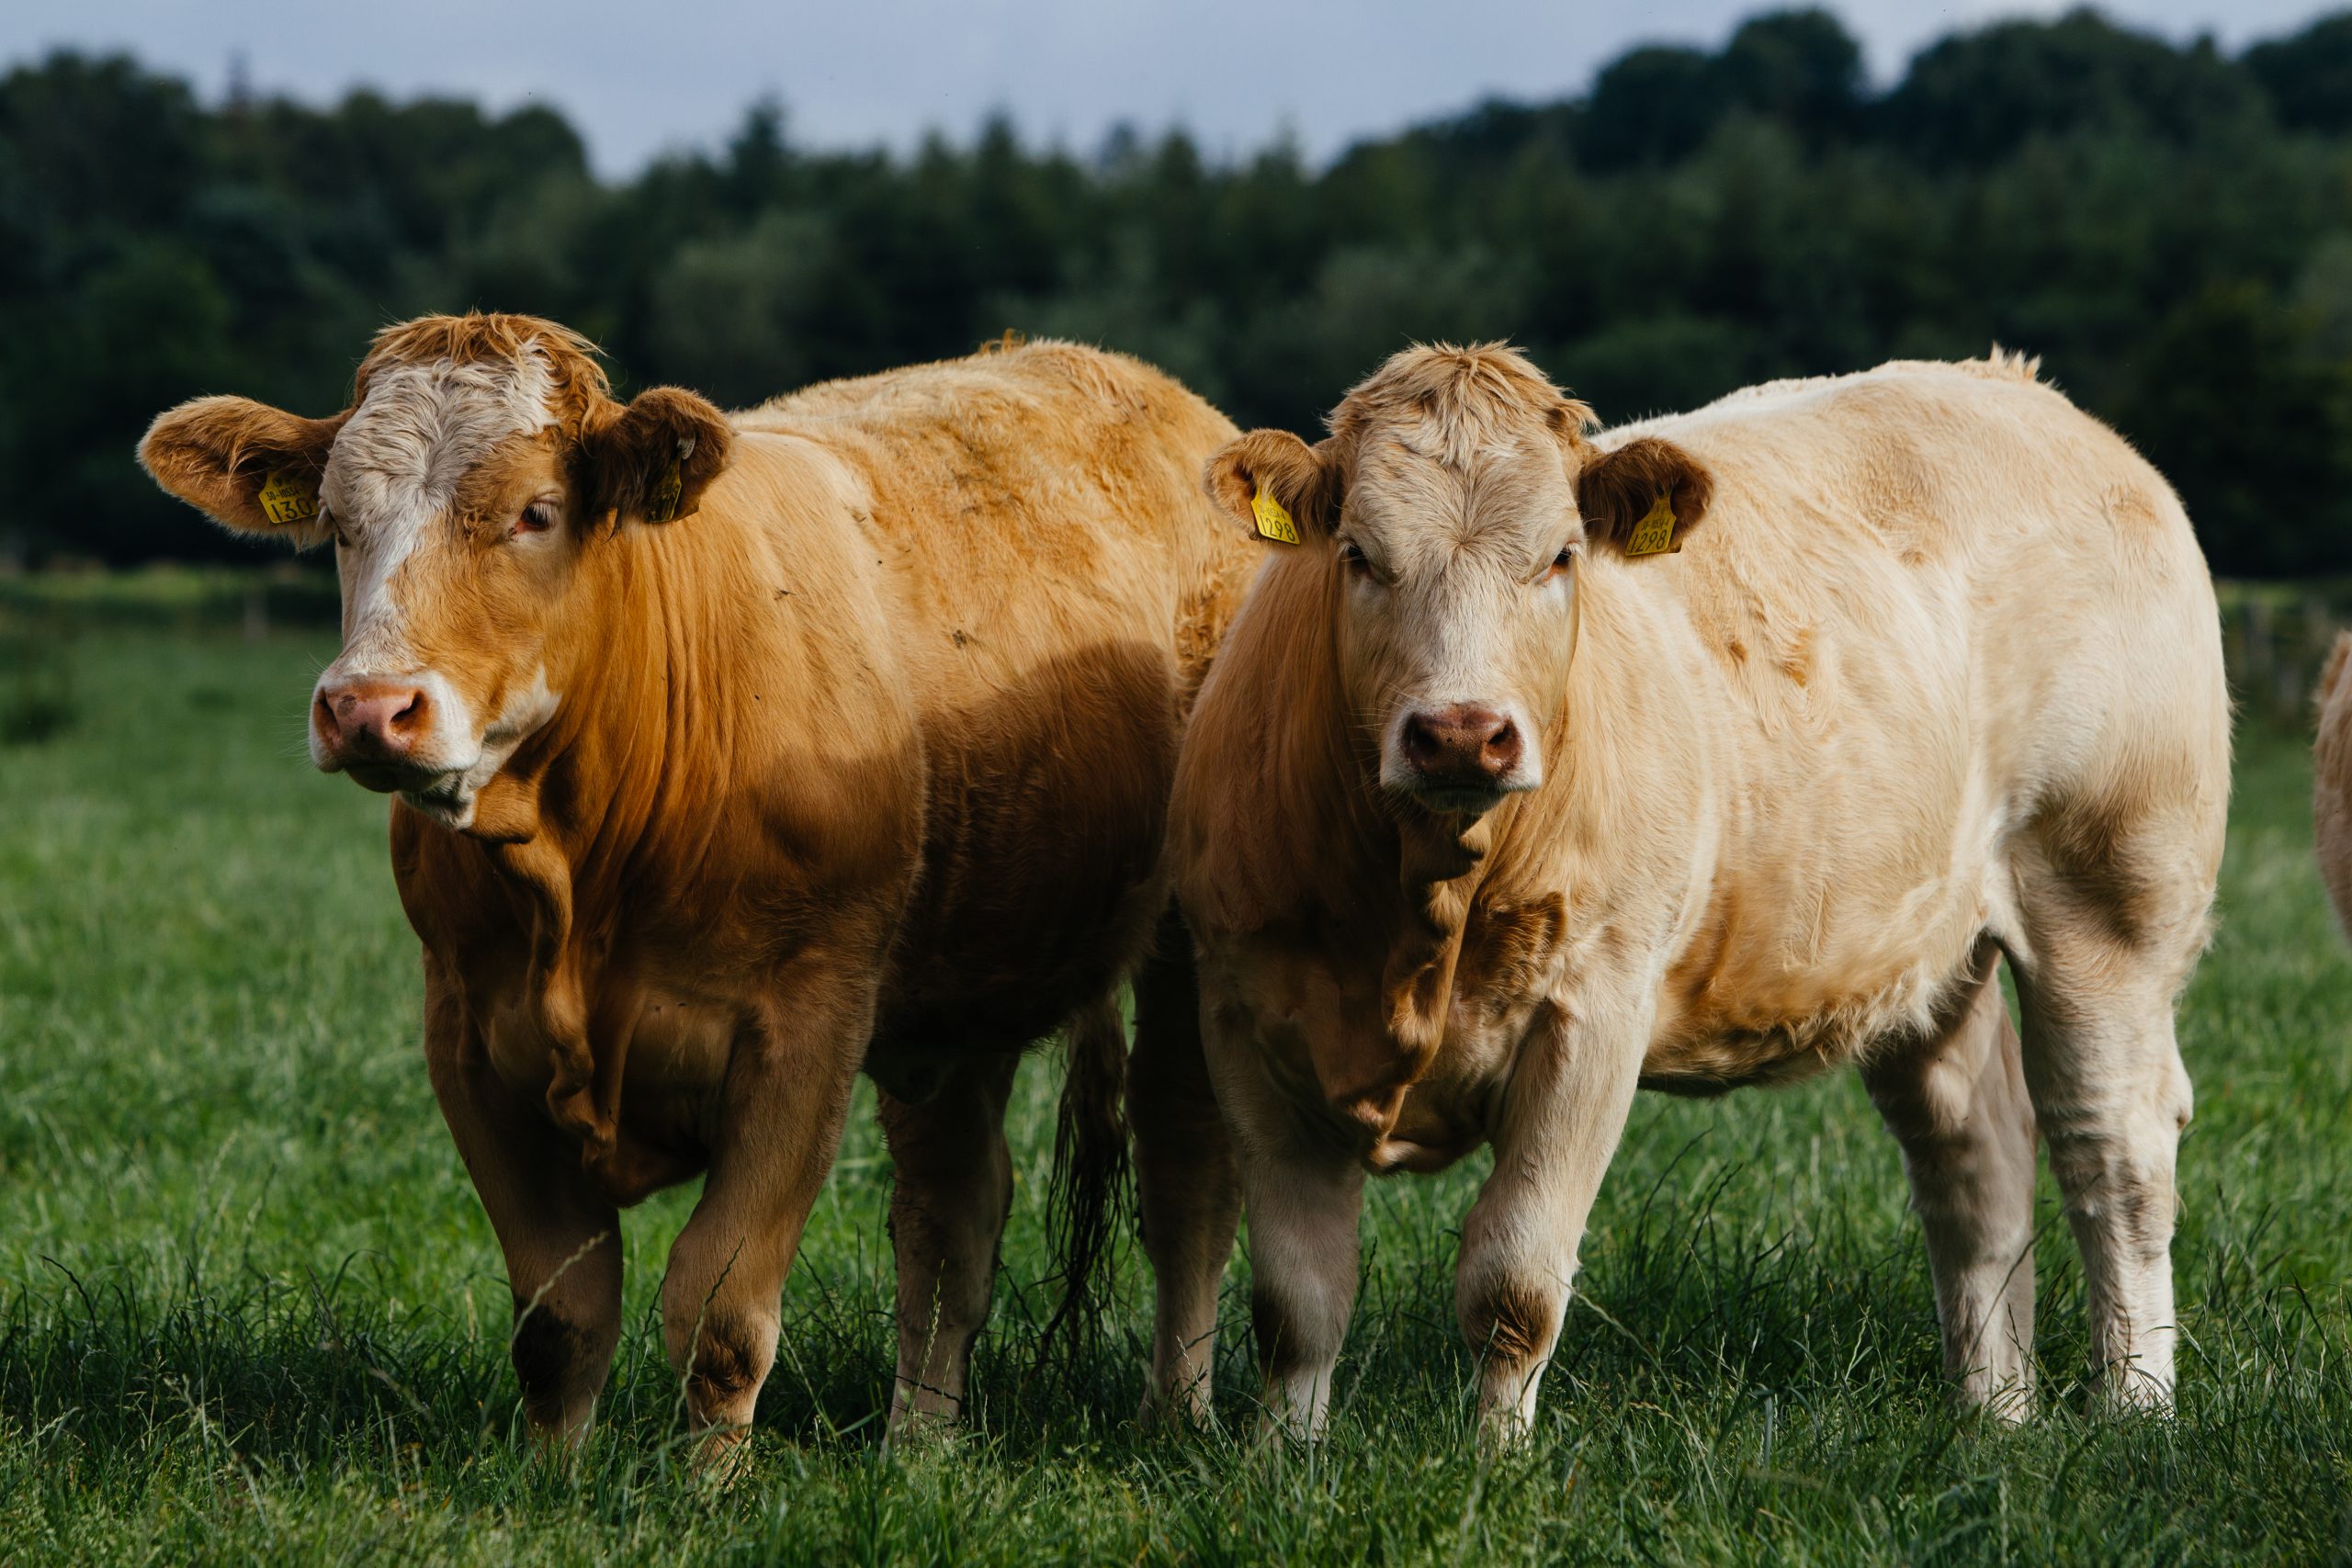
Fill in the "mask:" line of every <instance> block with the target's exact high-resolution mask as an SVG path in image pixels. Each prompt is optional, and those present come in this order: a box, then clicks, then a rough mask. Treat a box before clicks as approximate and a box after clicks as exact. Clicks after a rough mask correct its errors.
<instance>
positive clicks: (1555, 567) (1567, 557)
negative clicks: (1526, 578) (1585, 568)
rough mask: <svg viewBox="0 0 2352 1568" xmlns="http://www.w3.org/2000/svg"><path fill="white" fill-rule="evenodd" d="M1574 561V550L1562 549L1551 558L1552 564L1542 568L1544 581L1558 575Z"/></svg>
mask: <svg viewBox="0 0 2352 1568" xmlns="http://www.w3.org/2000/svg"><path fill="white" fill-rule="evenodd" d="M1576 563H1577V558H1576V552H1575V551H1574V550H1567V549H1564V550H1562V551H1561V552H1560V553H1559V554H1558V555H1556V556H1554V557H1553V558H1552V564H1551V565H1550V566H1549V567H1546V568H1545V569H1544V581H1546V582H1549V581H1552V580H1553V579H1554V578H1555V577H1558V576H1559V575H1561V574H1562V573H1563V572H1565V571H1566V570H1568V569H1569V568H1570V567H1572V566H1574V565H1576Z"/></svg>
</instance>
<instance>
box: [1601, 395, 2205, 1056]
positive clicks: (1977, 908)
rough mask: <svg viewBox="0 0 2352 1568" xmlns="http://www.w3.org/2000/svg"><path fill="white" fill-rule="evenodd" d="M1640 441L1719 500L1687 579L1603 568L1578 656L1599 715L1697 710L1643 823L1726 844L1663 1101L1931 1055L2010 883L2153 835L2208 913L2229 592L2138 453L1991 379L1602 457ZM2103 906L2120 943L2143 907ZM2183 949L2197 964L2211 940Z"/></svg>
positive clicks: (1801, 401)
mask: <svg viewBox="0 0 2352 1568" xmlns="http://www.w3.org/2000/svg"><path fill="white" fill-rule="evenodd" d="M1636 433H1650V434H1659V435H1663V436H1667V437H1668V438H1670V439H1672V440H1674V441H1676V442H1678V443H1679V444H1680V445H1682V446H1685V447H1686V448H1688V449H1689V450H1690V451H1691V452H1692V453H1693V454H1695V455H1696V456H1697V457H1699V458H1700V459H1701V460H1702V462H1704V463H1705V464H1706V465H1707V467H1708V468H1709V471H1710V472H1711V474H1712V475H1713V479H1714V483H1715V491H1714V502H1713V506H1712V507H1711V508H1710V511H1709V513H1708V517H1707V520H1706V522H1705V524H1704V527H1703V532H1702V534H1701V535H1700V536H1696V537H1694V538H1693V539H1692V541H1691V544H1690V546H1689V547H1688V548H1687V549H1686V550H1685V552H1684V553H1683V555H1682V556H1681V557H1679V558H1678V559H1677V560H1676V562H1675V564H1674V565H1673V566H1672V567H1670V568H1668V570H1657V565H1656V563H1653V562H1645V561H1639V560H1636V561H1630V562H1623V561H1617V560H1613V559H1611V560H1607V561H1603V562H1600V563H1598V570H1596V572H1595V574H1594V577H1593V581H1592V594H1591V609H1590V611H1589V619H1590V621H1591V623H1592V629H1590V630H1589V631H1588V633H1587V637H1586V647H1587V649H1589V650H1590V651H1591V652H1592V654H1593V655H1594V659H1593V663H1594V666H1595V667H1594V668H1592V669H1589V670H1588V671H1586V672H1585V676H1586V680H1587V682H1588V683H1589V684H1590V683H1594V682H1597V683H1598V686H1599V689H1600V690H1603V691H1609V690H1615V691H1620V692H1623V691H1629V690H1634V689H1638V688H1639V687H1640V685H1641V683H1642V682H1643V681H1644V680H1645V679H1648V680H1652V681H1658V680H1659V677H1657V674H1656V673H1655V672H1656V671H1660V670H1663V671H1668V672H1669V674H1668V676H1667V677H1666V678H1664V679H1663V681H1662V683H1661V685H1662V689H1661V692H1660V694H1659V696H1658V697H1657V704H1658V708H1659V709H1661V710H1672V709H1676V708H1678V707H1679V709H1680V711H1679V713H1670V712H1668V711H1654V712H1653V714H1652V715H1651V716H1652V717H1653V718H1654V719H1655V720H1656V722H1655V724H1654V725H1653V726H1652V727H1651V730H1652V733H1654V734H1656V735H1658V736H1660V737H1662V738H1665V739H1661V740H1660V742H1659V743H1658V744H1657V745H1654V746H1652V747H1650V748H1648V749H1647V750H1646V751H1645V753H1644V754H1643V756H1642V757H1641V759H1640V761H1637V762H1636V764H1635V765H1636V766H1647V767H1648V768H1649V769H1650V770H1651V772H1652V773H1653V775H1654V776H1650V777H1646V778H1644V779H1640V780H1632V781H1627V787H1626V788H1625V790H1624V791H1623V794H1624V795H1625V797H1626V798H1629V799H1634V800H1641V799H1648V800H1657V799H1660V798H1676V797H1677V796H1678V795H1679V796H1680V797H1681V798H1685V799H1691V800H1692V801H1693V804H1694V807H1695V808H1694V810H1693V813H1692V815H1693V816H1694V817H1696V818H1701V819H1702V820H1704V821H1706V822H1707V823H1708V824H1709V827H1708V829H1707V830H1706V831H1705V832H1703V833H1701V834H1699V835H1698V836H1697V839H1698V840H1699V847H1698V849H1697V851H1696V853H1697V862H1696V863H1697V866H1698V870H1697V874H1696V876H1695V878H1694V881H1693V883H1692V885H1691V890H1690V901H1689V903H1688V904H1687V905H1686V907H1685V908H1684V909H1683V911H1682V916H1681V918H1682V920H1683V922H1684V925H1685V928H1686V931H1687V933H1688V934H1687V940H1686V941H1685V942H1684V943H1683V944H1682V946H1681V948H1680V951H1679V957H1678V960H1677V962H1676V964H1675V965H1674V968H1673V970H1672V972H1671V974H1670V975H1669V977H1668V987H1667V991H1666V1002H1665V1007H1666V1010H1665V1015H1664V1018H1663V1020H1662V1028H1661V1036H1660V1043H1659V1048H1658V1056H1659V1061H1658V1075H1659V1077H1661V1078H1672V1077H1685V1078H1687V1079H1688V1080H1689V1081H1691V1082H1692V1083H1694V1084H1699V1085H1705V1084H1710V1083H1713V1082H1727V1081H1740V1080H1744V1079H1747V1078H1750V1077H1758V1076H1766V1077H1770V1076H1776V1075H1777V1074H1778V1073H1779V1072H1781V1071H1782V1070H1801V1069H1803V1068H1804V1067H1807V1066H1817V1065H1819V1063H1820V1062H1822V1061H1824V1060H1834V1059H1837V1058H1838V1057H1839V1056H1842V1055H1846V1054H1847V1053H1849V1052H1850V1051H1851V1050H1854V1049H1858V1048H1860V1047H1861V1046H1862V1045H1864V1044H1866V1043H1868V1042H1869V1041H1870V1040H1871V1039H1872V1038H1875V1037H1877V1036H1879V1035H1882V1034H1883V1033H1884V1032H1887V1031H1889V1030H1891V1029H1896V1028H1903V1027H1914V1026H1924V1023H1925V1021H1926V1020H1927V1018H1928V1015H1929V1013H1930V1011H1931V1010H1932V1009H1933V1008H1934V1007H1935V1006H1936V1005H1938V1003H1939V998H1941V997H1942V996H1943V995H1944V994H1945V991H1946V987H1948V985H1949V984H1950V983H1951V977H1952V976H1954V975H1955V974H1957V973H1959V972H1960V971H1961V969H1962V966H1963V964H1965V962H1966V958H1967V954H1968V953H1969V952H1970V951H1971V949H1972V948H1973V945H1974V943H1975V942H1976V941H1977V940H1978V935H1979V933H1980V932H1981V931H1985V930H1986V929H1988V928H1990V929H1993V930H1996V931H2002V932H2004V934H2005V935H2006V936H2007V937H2008V938H2011V939H2014V940H2017V941H2018V942H2023V941H2026V940H2027V939H2028V933H2027V932H2026V931H2024V930H2023V929H2022V927H2021V923H2020V919H2021V918H2020V916H2019V914H2018V910H2017V909H2016V908H2014V907H2013V903H2012V900H2013V897H2014V892H2015V888H2016V886H2017V878H2018V875H2019V874H2020V872H2019V865H2020V860H2019V857H2020V856H2030V857H2031V858H2032V859H2033V862H2034V864H2035V866H2037V867H2040V868H2041V869H2044V870H2049V871H2054V872H2057V873H2058V874H2062V875H2063V874H2068V873H2069V872H2070V870H2071V869H2072V868H2073V866H2074V865H2075V863H2078V862H2083V861H2086V860H2087V859H2089V858H2092V857H2093V855H2094V852H2098V853H2104V851H2105V847H2106V846H2108V845H2109V844H2111V843H2112V842H2113V841H2115V840H2117V839H2118V838H2119V837H2125V836H2129V835H2131V834H2133V833H2140V832H2143V831H2146V832H2150V833H2152V834H2154V833H2156V832H2157V831H2158V830H2157V829H2152V828H2151V827H2150V826H2149V825H2150V824H2151V823H2152V822H2154V821H2155V820H2157V819H2159V818H2161V819H2163V821H2164V823H2165V826H2164V827H2163V829H2161V834H2162V835H2163V837H2164V841H2165V843H2166V844H2167V845H2169V846H2172V851H2173V852H2177V851H2178V850H2186V851H2187V852H2188V854H2187V860H2186V861H2185V862H2183V868H2184V874H2187V867H2188V864H2189V863H2195V865H2196V866H2198V867H2200V868H2201V870H2200V871H2199V872H2198V873H2197V874H2202V875H2203V876H2204V877H2205V879H2206V882H2207V884H2208V886H2209V888H2210V882H2211V869H2212V866H2213V864H2214V863H2217V861H2218V856H2219V853H2220V848H2221V840H2220V835H2221V830H2222V808H2223V806H2224V804H2225V801H2226V795H2227V787H2228V785H2227V773H2228V722H2229V721H2228V704H2227V694H2226V689H2225V687H2224V684H2223V682H2222V668H2221V652H2220V643H2219V634H2218V626H2217V622H2216V618H2215V614H2214V608H2213V598H2212V592H2211V581H2210V579H2209V578H2208V576H2207V573H2206V570H2205V567H2204V563H2203V560H2202V558H2201V556H2200V555H2199V551H2198V548H2197V545H2196V541H2195V538H2194V536H2193V533H2192V532H2191V530H2190V528H2189V525H2188V519H2187V517H2186V515H2185V514H2184V513H2182V511H2181V508H2180V506H2179V503H2178V502H2177V499H2176V498H2175V496H2174V495H2173V492H2172V491H2171V490H2170V488H2169V487H2168V486H2167V485H2166V484H2165V481H2164V480H2163V479H2162V478H2161V477H2160V476H2159V475H2158V474H2157V473H2156V472H2155V470H2154V468H2151V467H2150V466H2149V465H2148V464H2147V463H2146V462H2145V461H2144V460H2143V459H2142V458H2141V457H2139V456H2138V454H2136V453H2135V452H2133V451H2132V450H2131V447H2130V446H2128V445H2127V444H2126V443H2125V442H2123V441H2122V440H2121V438H2120V437H2119V436H2117V435H2116V434H2114V433H2113V432H2111V431H2109V430H2108V429H2107V428H2106V427H2105V426H2103V425H2101V424H2099V423H2098V422H2097V421H2095V420H2093V419H2091V418H2090V417H2089V416H2087V415H2086V414H2084V413H2082V412H2080V411H2079V410H2076V409H2075V408H2074V406H2073V405H2072V404H2071V403H2069V402H2067V401H2066V400H2065V399H2064V398H2063V397H2062V396H2060V395H2059V394H2058V393H2057V392H2056V391H2054V390H2052V389H2050V388H2048V387H2046V386H2043V385H2041V384H2039V383H2038V382H2037V381H2036V380H2035V379H2034V378H2033V376H2032V373H2031V369H2030V367H2027V366H2024V365H2021V364H2019V363H2018V362H2015V361H2009V360H2006V359H2001V358H1996V359H1995V360H1993V361H1990V362H1980V363H1977V364H1973V365H1967V366H1945V365H1917V366H1912V365H1897V366H1889V367H1882V368H1881V369H1879V370H1877V371H1873V372H1871V373H1868V374H1866V375H1861V376H1853V377H1846V378H1837V379H1832V380H1824V381H1813V382H1793V383H1781V384H1776V385H1774V386H1770V387H1765V388H1759V389H1752V390H1749V391H1746V392H1742V393H1738V394H1735V395H1734V396H1732V397H1730V398H1727V399H1725V400H1723V401H1721V402H1719V403H1716V404H1713V405H1710V406H1709V407H1707V408H1705V409H1702V410H1699V411H1697V412H1693V413H1691V414H1687V415H1681V416H1677V417H1674V418H1669V419H1664V420H1659V421H1655V422H1652V423H1647V424H1645V425H1642V426H1637V427H1633V428H1632V429H1629V430H1627V431H1625V432H1620V433H1612V434H1611V435H1610V436H1607V437H1604V438H1603V444H1604V445H1609V444H1612V443H1613V442H1614V441H1615V440H1618V439H1623V438H1630V436H1631V435H1632V434H1636ZM1645 671H1648V672H1649V673H1647V674H1645ZM1629 830H1630V829H1629ZM2151 841H2152V842H2153V841H2154V838H2152V840H2151ZM2153 855H2154V852H2153V851H2152V856H2153ZM2149 874H2150V875H2151V876H2156V875H2160V874H2161V875H2170V874H2172V873H2171V871H2170V870H2169V869H2161V870H2160V869H2159V868H2157V867H2154V865H2152V866H2151V868H2150V872H2149ZM2088 896H2089V897H2094V898H2098V899H2102V900H2106V901H2107V903H2109V904H2112V905H2114V906H2115V907H2114V908H2106V907H2104V906H2103V907H2102V908H2100V909H2099V910H2097V911H2093V913H2094V914H2095V916H2096V917H2097V918H2099V919H2113V920H2115V921H2117V922H2119V923H2120V924H2123V925H2128V924H2129V922H2130V921H2131V919H2132V918H2133V910H2132V909H2131V908H2129V907H2128V906H2129V905H2131V902H2132V900H2133V898H2134V897H2135V889H2134V888H2133V887H2131V886H2122V885H2117V886H2108V887H2103V888H2093V889H2092V890H2091V891H2090V893H2089V895H2088ZM2177 903H2178V901H2169V902H2167V904H2166V907H2167V908H2172V907H2177ZM2168 934H2171V935H2174V936H2177V942H2178V943H2179V945H2181V946H2182V948H2183V957H2182V962H2183V964H2184V965H2185V964H2186V963H2187V961H2188V954H2190V953H2193V952H2194V951H2195V948H2196V946H2197V945H2198V943H2199V942H2201V939H2202V934H2203V933H2202V928H2201V925H2199V927H2197V929H2195V930H2184V931H2180V932H2178V933H2168Z"/></svg>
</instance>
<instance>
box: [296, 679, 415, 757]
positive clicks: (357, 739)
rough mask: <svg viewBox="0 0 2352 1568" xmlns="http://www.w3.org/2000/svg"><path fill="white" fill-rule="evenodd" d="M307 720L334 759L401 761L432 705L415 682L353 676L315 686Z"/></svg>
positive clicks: (411, 748)
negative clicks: (316, 691) (353, 679)
mask: <svg viewBox="0 0 2352 1568" xmlns="http://www.w3.org/2000/svg"><path fill="white" fill-rule="evenodd" d="M432 722H433V706H432V702H431V699H429V698H428V697H426V696H425V694H424V688H423V687H421V686H412V685H409V684H406V683H405V682H397V681H358V682H353V683H352V684H350V685H347V686H322V687H320V688H319V694H318V695H317V696H316V697H315V698H313V699H312V701H311V723H312V724H313V725H315V726H316V727H317V728H318V732H319V739H320V740H321V741H322V742H323V743H324V745H325V747H326V750H327V754H328V755H329V756H331V757H333V758H334V760H335V761H340V762H364V761H406V760H407V759H408V755H409V752H410V751H411V750H413V749H414V748H415V746H416V743H417V741H418V739H420V738H422V737H423V736H424V733H425V730H426V729H427V728H429V727H430V726H431V724H432Z"/></svg>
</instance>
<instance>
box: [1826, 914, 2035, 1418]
mask: <svg viewBox="0 0 2352 1568" xmlns="http://www.w3.org/2000/svg"><path fill="white" fill-rule="evenodd" d="M1980 968H1981V972H1980V974H1979V975H1978V976H1977V977H1976V978H1975V979H1974V981H1973V989H1972V990H1971V991H1970V992H1969V993H1968V994H1967V995H1966V997H1965V998H1964V999H1963V1000H1962V1003H1961V1004H1960V1006H1959V1008H1958V1010H1956V1012H1954V1013H1953V1014H1952V1015H1951V1018H1950V1019H1949V1021H1947V1022H1946V1024H1945V1026H1944V1027H1943V1028H1942V1029H1941V1030H1940V1031H1939V1032H1937V1033H1935V1034H1933V1035H1932V1036H1930V1037H1929V1038H1928V1039H1926V1040H1924V1041H1921V1042H1919V1043H1916V1044H1908V1045H1905V1047H1903V1048H1900V1049H1896V1050H1893V1051H1889V1052H1887V1053H1885V1054H1883V1055H1877V1056H1874V1057H1872V1058H1871V1060H1870V1061H1869V1062H1868V1063H1867V1064H1866V1065H1865V1066H1863V1068H1862V1082H1863V1083H1864V1084H1865V1085H1866V1086H1867V1087H1868V1088H1869V1089H1870V1092H1871V1101H1872V1102H1873V1103H1875V1104H1876V1105H1877V1106H1878V1110H1879V1114H1880V1115H1881V1116H1882V1117H1883V1118H1884V1119H1885V1121H1886V1125H1887V1129H1888V1130H1889V1131H1890V1132H1892V1133H1893V1134H1894V1136H1895V1139H1896V1141H1897V1142H1898V1143H1900V1144H1901V1145H1903V1168H1904V1170H1905V1174H1907V1175H1908V1176H1909V1177H1910V1179H1911V1206H1912V1207H1913V1208H1914V1209H1915V1210H1917V1212H1918V1215H1919V1223H1920V1225H1921V1227H1922V1228H1923V1229H1924V1230H1925V1231H1926V1232H1927V1239H1928V1269H1929V1270H1930V1271H1931V1272H1932V1273H1933V1275H1934V1277H1935V1285H1936V1316H1937V1318H1938V1319H1939V1322H1940V1323H1941V1325H1942V1327H1943V1341H1944V1370H1945V1371H1946V1372H1947V1373H1948V1374H1949V1375H1950V1376H1951V1379H1952V1380H1953V1382H1954V1383H1955V1384H1956V1385H1957V1387H1958V1391H1959V1396H1960V1399H1961V1402H1962V1404H1966V1405H1970V1406H1973V1407H1976V1408H1980V1409H1985V1410H1989V1411H1991V1412H1993V1413H1994V1414H1995V1415H1997V1416H2003V1417H2005V1418H2007V1419H2008V1420H2012V1421H2021V1420H2023V1419H2025V1417H2026V1416H2030V1414H2032V1411H2033V1174H2034V1166H2033V1150H2034V1128H2033V1104H2032V1101H2031V1100H2030V1099H2029V1098H2028V1097H2027V1095H2026V1089H2025V1077H2024V1067H2023V1064H2022V1062H2021V1060H2020V1058H2019V1054H2018V1036H2017V1031H2016V1030H2015V1029H2013V1028H2012V1027H2011V1026H2010V1024H2009V1013H2008V1008H2007V1005H2006V1004H2005V1003H2004V1002H2003V1000H2002V998H2001V987H2000V982H1999V981H1998V979H1997V978H1996V976H1995V970H1994V964H1993V961H1992V955H1991V954H1989V953H1988V954H1987V955H1986V957H1985V960H1984V962H1983V963H1982V964H1981V966H1980Z"/></svg>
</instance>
